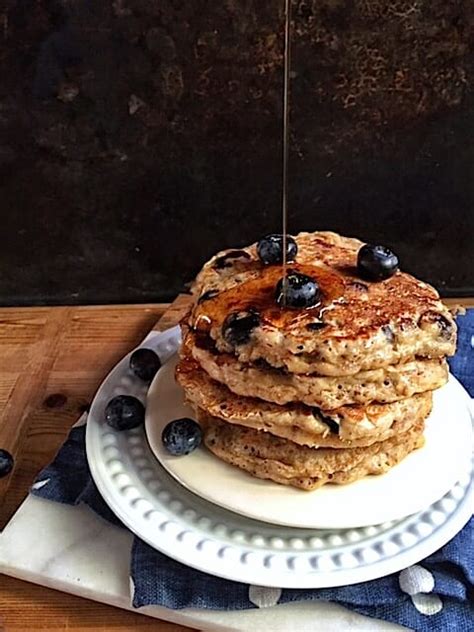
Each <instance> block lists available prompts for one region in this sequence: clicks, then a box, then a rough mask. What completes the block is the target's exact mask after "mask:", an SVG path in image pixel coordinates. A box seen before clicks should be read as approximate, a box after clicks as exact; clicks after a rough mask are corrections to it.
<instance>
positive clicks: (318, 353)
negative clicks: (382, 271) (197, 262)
mask: <svg viewBox="0 0 474 632" xmlns="http://www.w3.org/2000/svg"><path fill="white" fill-rule="evenodd" d="M295 239H296V241H297V244H298V254H297V257H296V261H295V262H292V263H290V264H289V269H291V270H296V271H298V272H301V273H304V274H307V275H309V276H310V277H312V278H314V279H316V280H317V282H318V284H319V286H320V289H321V291H322V296H323V299H322V302H321V305H319V306H316V307H313V308H305V309H291V308H280V307H278V306H277V305H276V302H275V297H274V295H275V286H276V284H277V282H278V280H279V279H280V278H281V277H282V267H281V265H279V264H278V265H269V266H265V265H263V264H262V263H261V262H260V260H259V259H258V256H257V253H256V246H255V244H254V245H252V246H249V247H247V248H242V249H240V250H232V251H222V252H220V253H218V254H217V255H216V256H215V257H213V258H212V259H211V260H210V261H209V262H208V263H206V264H205V266H204V267H203V269H202V270H201V272H200V273H199V275H198V277H197V279H196V282H195V284H194V287H193V294H194V298H195V305H194V306H193V308H192V310H191V312H190V314H189V317H188V323H189V325H190V326H191V327H192V328H193V329H195V330H196V331H200V332H204V333H206V334H207V335H209V336H210V337H211V338H212V340H214V341H215V344H216V346H217V349H218V350H219V351H221V352H225V353H232V354H235V355H236V356H237V358H238V359H239V360H240V361H241V362H243V363H254V362H255V361H259V360H264V361H265V362H267V363H269V364H270V365H272V366H274V367H277V368H278V367H283V368H285V369H287V370H288V371H290V372H291V373H296V374H308V373H317V374H318V375H323V376H351V375H355V374H357V373H360V372H361V371H368V370H372V369H379V368H384V367H387V366H389V365H394V364H401V363H405V362H409V361H410V362H411V361H413V360H414V359H418V358H431V359H435V358H441V357H444V356H446V355H452V354H453V353H454V351H455V345H456V325H455V323H454V319H453V317H452V315H451V313H450V312H449V311H448V309H447V308H446V307H445V306H444V305H443V304H442V302H441V301H440V299H439V295H438V293H437V292H436V290H435V289H434V288H432V287H431V286H429V285H427V284H426V283H423V282H422V281H419V280H417V279H415V278H414V277H412V276H411V275H409V274H406V273H403V272H400V271H399V272H397V273H396V274H395V275H394V276H392V277H391V278H389V279H387V280H385V281H381V282H368V281H365V280H362V279H361V278H359V277H358V275H357V270H356V261H357V252H358V250H359V248H360V247H361V246H362V245H363V243H362V242H361V241H359V240H357V239H352V238H347V237H341V236H340V235H337V234H336V233H330V232H315V233H300V234H299V235H297V236H296V237H295ZM249 312H251V313H252V314H255V315H256V317H255V318H256V321H258V322H256V323H255V324H254V326H253V328H252V329H251V331H250V333H249V337H248V339H247V340H245V341H244V342H240V343H238V344H235V343H231V342H229V337H228V336H227V337H226V336H225V327H224V323H225V321H226V319H227V318H228V317H229V316H231V315H232V314H245V313H249Z"/></svg>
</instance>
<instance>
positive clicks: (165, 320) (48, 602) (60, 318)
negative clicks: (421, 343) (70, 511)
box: [0, 296, 474, 632]
mask: <svg viewBox="0 0 474 632" xmlns="http://www.w3.org/2000/svg"><path fill="white" fill-rule="evenodd" d="M188 302H189V297H187V296H181V297H178V299H177V300H176V301H175V302H174V303H173V304H172V305H171V306H168V305H129V306H107V307H35V308H2V309H0V447H1V448H4V449H7V450H9V451H10V452H12V454H13V455H14V457H15V468H14V470H13V472H12V474H11V475H10V476H8V477H6V478H4V479H0V529H1V528H3V526H4V525H5V524H6V523H7V522H8V520H9V519H10V517H11V516H12V515H13V513H14V512H15V510H16V509H17V507H18V506H19V505H20V503H21V502H22V500H23V499H24V498H25V496H26V494H27V492H28V488H29V486H30V485H31V482H32V481H33V479H34V477H35V476H36V474H37V473H38V472H39V471H40V470H41V469H42V468H43V467H44V466H45V465H46V464H47V463H48V462H49V461H51V459H52V458H53V457H54V455H55V453H56V452H57V450H58V449H59V447H60V446H61V444H62V443H63V441H64V439H65V437H66V435H67V433H68V431H69V429H70V427H71V426H72V424H73V423H75V421H76V420H77V418H78V416H79V415H80V413H81V412H82V411H84V410H86V409H87V407H88V406H89V404H90V402H91V400H92V398H93V396H94V393H95V391H96V390H97V387H98V386H99V384H100V382H101V381H102V380H103V378H104V377H105V376H106V375H107V373H108V371H109V370H110V369H111V368H112V367H113V366H114V365H115V364H116V362H118V360H120V358H122V357H123V356H124V355H125V354H126V353H127V352H128V351H130V349H132V348H133V347H134V346H136V345H137V344H138V343H139V342H140V341H141V340H142V339H143V338H144V336H145V335H146V334H147V333H148V332H149V331H150V330H151V329H155V328H156V329H158V328H160V329H161V328H166V327H169V326H172V325H174V324H176V322H177V321H178V320H179V318H180V317H181V315H182V314H183V313H184V311H185V309H186V307H187V304H188ZM446 302H447V303H448V304H450V305H453V304H461V305H464V306H465V307H474V298H470V299H459V300H457V299H451V300H449V301H446ZM161 318H162V320H161V321H160V319H161ZM157 323H158V324H157ZM142 629H143V630H145V629H150V630H151V629H153V630H157V631H159V632H171V631H173V632H175V631H176V632H177V631H178V630H189V628H184V627H182V626H179V625H175V624H171V623H165V622H157V621H156V620H153V619H149V618H147V617H144V616H142V615H138V614H134V613H129V612H125V611H123V610H119V609H117V608H112V607H110V606H106V605H103V604H98V603H95V602H92V601H87V600H85V599H81V598H80V597H74V596H72V595H67V594H64V593H60V592H57V591H54V590H50V589H46V588H42V587H40V586H35V585H32V584H27V583H25V582H22V581H19V580H16V579H12V578H10V577H4V576H3V577H0V632H2V630H6V631H7V632H10V631H17V630H18V631H19V630H22V631H23V630H28V631H29V632H36V631H37V630H52V631H54V630H73V631H74V632H79V631H81V632H82V631H84V632H85V630H107V631H108V632H115V631H117V632H118V631H120V632H122V631H127V632H132V631H135V630H137V631H138V630H142Z"/></svg>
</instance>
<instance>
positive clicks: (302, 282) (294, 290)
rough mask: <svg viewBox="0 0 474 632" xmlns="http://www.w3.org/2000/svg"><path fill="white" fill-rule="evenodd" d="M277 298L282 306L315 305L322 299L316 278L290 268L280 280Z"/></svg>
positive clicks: (276, 293) (277, 287)
mask: <svg viewBox="0 0 474 632" xmlns="http://www.w3.org/2000/svg"><path fill="white" fill-rule="evenodd" d="M275 298H276V302H277V303H278V305H280V307H313V306H314V305H317V304H318V303H319V302H320V301H321V291H320V289H319V285H318V284H317V282H316V281H315V280H314V279H312V278H311V277H309V276H307V275H306V274H301V273H300V272H294V271H293V270H290V271H289V272H288V274H287V275H286V277H284V278H282V279H280V280H279V281H278V283H277V286H276V292H275Z"/></svg>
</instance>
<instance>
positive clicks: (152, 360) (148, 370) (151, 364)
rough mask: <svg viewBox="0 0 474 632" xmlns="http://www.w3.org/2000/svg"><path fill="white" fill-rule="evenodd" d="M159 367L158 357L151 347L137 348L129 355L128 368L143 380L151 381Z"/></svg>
mask: <svg viewBox="0 0 474 632" xmlns="http://www.w3.org/2000/svg"><path fill="white" fill-rule="evenodd" d="M160 367H161V362H160V358H159V357H158V356H157V354H156V353H155V352H154V351H153V350H152V349H145V348H142V349H137V350H136V351H134V352H133V353H132V355H131V356H130V369H131V370H132V372H133V373H134V374H135V375H136V376H137V377H139V378H140V379H141V380H143V381H144V382H151V381H152V379H153V378H154V377H155V375H156V373H157V372H158V369H159V368H160Z"/></svg>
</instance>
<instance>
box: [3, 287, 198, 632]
mask: <svg viewBox="0 0 474 632" xmlns="http://www.w3.org/2000/svg"><path fill="white" fill-rule="evenodd" d="M187 300H189V299H187V298H186V297H178V299H177V301H175V303H173V305H172V306H171V308H170V309H168V310H167V308H168V307H169V306H167V305H140V306H138V305H137V306H111V307H49V308H48V307H37V308H3V309H0V448H4V449H7V450H9V451H10V452H11V453H12V454H13V455H14V457H15V468H14V470H13V472H12V474H10V476H8V477H6V478H3V479H0V529H2V528H3V526H4V525H5V524H6V523H7V522H8V520H9V519H10V517H11V516H12V515H13V513H14V512H15V510H16V509H17V507H18V506H19V505H20V503H21V502H22V500H23V499H24V498H25V496H26V494H27V493H28V488H29V486H30V485H31V482H32V481H33V479H34V477H35V476H36V474H37V473H38V472H39V471H40V470H41V469H42V468H43V467H44V466H45V465H46V464H47V463H48V462H49V461H51V459H52V458H53V457H54V455H55V454H56V452H57V450H58V449H59V448H60V446H61V444H62V443H63V441H64V439H65V438H66V435H67V433H68V431H69V429H70V427H71V426H72V425H73V424H74V423H75V422H76V421H77V419H78V417H79V415H80V414H81V412H82V411H83V410H85V409H86V408H87V407H88V405H89V404H90V402H91V401H92V398H93V396H94V393H95V391H96V390H97V387H98V386H99V384H100V383H101V381H102V380H103V379H104V377H105V376H106V375H107V373H108V372H109V370H110V369H111V368H112V367H113V366H114V365H115V364H116V363H117V362H118V360H120V359H121V358H122V357H123V356H124V355H125V354H126V353H128V351H130V349H132V348H133V347H134V346H136V345H137V344H138V343H140V341H141V340H142V339H143V338H144V337H145V335H146V334H147V333H148V332H149V331H150V330H151V329H153V328H156V329H158V328H162V327H163V328H166V327H169V326H171V325H174V324H175V323H176V322H177V319H178V318H179V316H180V314H182V313H183V306H186V302H187ZM165 313H166V317H165V318H164V319H163V321H161V322H158V321H159V319H160V318H161V317H162V316H163V315H164V314H165ZM157 322H158V325H157ZM20 630H21V631H22V632H23V631H28V632H36V631H37V630H51V631H55V630H74V632H85V631H86V630H88V631H95V630H104V631H105V630H107V632H119V631H120V632H124V631H127V632H133V631H135V630H136V631H138V630H156V631H157V632H158V631H159V632H178V631H180V630H189V628H185V627H183V626H180V625H175V624H172V623H167V622H162V621H157V620H156V619H151V618H149V617H145V616H143V615H139V614H135V613H131V612H126V611H124V610H121V609H118V608H113V607H111V606H106V605H104V604H99V603H96V602H93V601H88V600H86V599H82V598H80V597H75V596H72V595H68V594H65V593H61V592H58V591H55V590H51V589H47V588H43V587H41V586H36V585H33V584H28V583H26V582H23V581H19V580H17V579H13V578H11V577H5V576H0V632H3V631H6V632H11V631H14V632H16V631H18V632H19V631H20Z"/></svg>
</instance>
